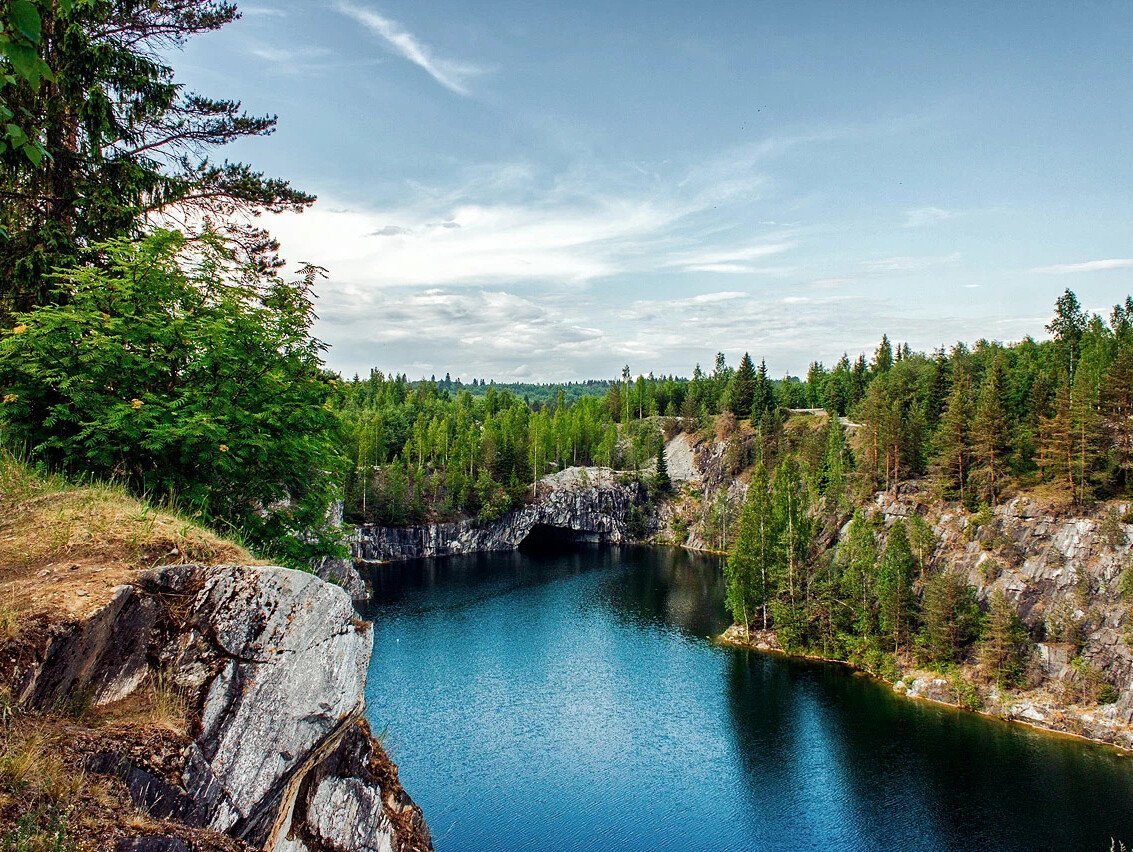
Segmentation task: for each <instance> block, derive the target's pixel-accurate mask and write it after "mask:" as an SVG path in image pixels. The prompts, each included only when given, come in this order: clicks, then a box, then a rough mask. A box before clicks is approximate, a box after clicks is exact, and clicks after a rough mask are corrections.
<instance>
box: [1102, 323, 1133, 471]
mask: <svg viewBox="0 0 1133 852" xmlns="http://www.w3.org/2000/svg"><path fill="white" fill-rule="evenodd" d="M1131 307H1133V306H1131ZM1114 310H1116V308H1115V309H1114ZM1124 323H1125V324H1126V325H1130V326H1131V329H1133V316H1130V317H1129V318H1128V319H1126V320H1124ZM1129 334H1130V336H1133V330H1130V332H1129ZM1102 388H1103V389H1102V410H1103V411H1104V413H1105V417H1106V420H1107V422H1108V426H1109V430H1110V434H1111V435H1112V437H1113V444H1114V447H1115V449H1116V455H1117V475H1118V480H1119V483H1120V488H1121V491H1122V492H1123V493H1128V491H1129V487H1130V485H1131V484H1133V351H1131V350H1130V349H1129V348H1126V347H1124V346H1122V347H1121V348H1120V350H1119V351H1118V354H1117V358H1116V359H1115V360H1114V362H1113V364H1112V365H1111V366H1110V368H1109V371H1108V372H1107V373H1106V377H1105V381H1104V382H1103V384H1102Z"/></svg>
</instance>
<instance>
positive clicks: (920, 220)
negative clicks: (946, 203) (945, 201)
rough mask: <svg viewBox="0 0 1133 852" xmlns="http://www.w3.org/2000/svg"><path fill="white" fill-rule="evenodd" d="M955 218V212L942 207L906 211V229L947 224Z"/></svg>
mask: <svg viewBox="0 0 1133 852" xmlns="http://www.w3.org/2000/svg"><path fill="white" fill-rule="evenodd" d="M955 217H956V213H955V212H953V211H951V210H944V209H943V208H940V207H917V208H916V209H913V210H906V211H905V227H906V228H923V227H924V226H926V225H935V224H937V223H938V222H945V221H947V220H948V219H954V218H955Z"/></svg>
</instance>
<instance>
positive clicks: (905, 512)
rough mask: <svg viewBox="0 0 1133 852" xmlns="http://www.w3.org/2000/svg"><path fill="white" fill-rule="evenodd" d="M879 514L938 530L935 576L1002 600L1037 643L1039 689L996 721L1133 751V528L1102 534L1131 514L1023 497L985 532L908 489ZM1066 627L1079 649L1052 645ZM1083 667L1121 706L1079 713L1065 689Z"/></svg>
mask: <svg viewBox="0 0 1133 852" xmlns="http://www.w3.org/2000/svg"><path fill="white" fill-rule="evenodd" d="M875 506H876V508H877V510H878V511H880V512H881V514H882V517H883V519H884V521H885V524H886V525H887V526H890V525H892V523H893V522H894V521H896V520H897V519H898V518H908V517H910V516H911V515H912V514H914V513H919V514H922V515H924V516H925V517H927V518H928V519H929V520H930V521H932V522H933V530H934V532H935V534H936V537H937V546H936V549H935V551H934V552H933V554H932V556H931V559H930V570H947V571H954V572H956V573H959V574H961V575H963V576H964V577H965V578H966V579H967V581H968V582H969V583H970V584H971V585H973V586H974V587H975V588H976V594H977V596H978V598H979V599H980V600H981V601H986V600H987V599H988V598H989V597H990V596H991V594H992V593H993V592H995V591H996V590H1000V591H1002V592H1003V593H1004V594H1005V595H1006V596H1007V597H1008V599H1010V600H1011V601H1012V602H1013V603H1014V604H1015V607H1016V609H1017V611H1018V613H1019V616H1020V617H1021V618H1022V619H1023V622H1024V623H1025V624H1026V625H1027V627H1028V629H1029V631H1030V633H1031V637H1032V639H1034V640H1035V641H1036V643H1037V644H1036V659H1035V664H1036V667H1037V669H1038V675H1039V680H1040V683H1039V687H1040V688H1039V689H1037V690H1036V691H1034V692H1033V694H1028V695H1027V696H1026V697H1023V698H1009V697H1004V698H1003V700H1002V701H1000V700H998V697H997V698H995V699H993V700H991V701H990V702H989V711H990V712H994V713H996V714H998V715H1003V716H1006V717H1008V718H1017V719H1019V720H1021V721H1027V722H1029V723H1031V724H1036V725H1039V726H1042V727H1049V728H1054V729H1057V730H1062V731H1067V732H1069V733H1076V734H1081V735H1083V736H1088V737H1090V738H1092V739H1099V740H1103V741H1105V742H1111V743H1114V744H1116V745H1120V746H1122V747H1124V748H1133V644H1131V642H1133V639H1130V635H1131V634H1130V628H1131V622H1130V612H1131V605H1130V602H1129V601H1127V600H1125V598H1124V596H1123V594H1122V592H1121V589H1120V578H1121V574H1122V571H1123V569H1124V568H1125V566H1126V565H1128V564H1129V563H1130V561H1131V560H1133V524H1126V523H1120V522H1117V521H1116V520H1114V521H1113V523H1115V524H1116V527H1115V528H1114V530H1113V531H1112V532H1111V533H1110V535H1108V536H1106V535H1103V534H1102V520H1103V518H1104V516H1105V515H1106V514H1107V513H1113V514H1114V516H1115V518H1119V517H1124V516H1125V514H1126V512H1127V510H1128V509H1129V506H1128V505H1127V504H1125V503H1112V504H1108V505H1100V506H1098V507H1096V508H1094V509H1093V510H1092V511H1090V512H1089V513H1083V514H1081V515H1078V516H1068V515H1067V514H1066V509H1065V508H1063V509H1061V510H1060V509H1058V508H1057V507H1052V506H1041V505H1039V504H1038V503H1037V502H1036V501H1035V500H1034V499H1032V498H1030V497H1016V498H1014V499H1012V500H1009V501H1007V502H1006V503H1003V504H1001V505H1000V506H998V507H996V509H995V510H994V512H992V513H991V514H990V517H989V518H988V519H987V520H986V522H984V523H981V524H979V525H978V526H977V525H976V524H975V522H974V521H973V518H972V516H970V515H969V514H968V513H966V512H964V511H962V510H961V509H959V508H957V507H956V506H954V505H951V504H945V505H941V504H939V503H938V502H937V501H935V500H934V499H932V498H931V497H929V496H928V495H927V494H926V492H925V491H923V490H921V489H919V488H918V485H917V483H904V484H903V485H902V487H901V489H900V490H899V491H898V492H897V493H896V494H894V493H891V492H885V493H882V494H878V495H877V496H876V498H875ZM1059 623H1061V624H1062V626H1063V631H1065V630H1066V626H1067V625H1069V626H1070V628H1071V629H1070V632H1072V633H1074V634H1076V636H1075V641H1073V642H1070V641H1064V640H1063V639H1062V638H1061V637H1059V636H1058V635H1051V634H1052V633H1056V632H1057V631H1056V630H1055V628H1056V626H1057V625H1058V624H1059ZM1075 658H1078V664H1077V666H1075V665H1072V662H1073V661H1074V660H1075ZM1084 666H1089V667H1091V668H1092V669H1093V670H1096V671H1097V672H1099V673H1100V674H1101V676H1102V677H1103V678H1104V680H1105V681H1106V682H1107V683H1108V684H1109V685H1110V686H1112V687H1113V689H1114V690H1115V691H1116V694H1117V701H1116V702H1114V703H1112V704H1105V705H1100V706H1096V707H1089V706H1078V705H1073V706H1071V704H1070V703H1069V702H1068V700H1067V697H1066V695H1067V690H1065V689H1064V688H1063V686H1064V685H1069V684H1073V683H1074V682H1076V681H1077V680H1079V679H1080V678H1081V676H1082V675H1081V670H1082V668H1083V667H1084Z"/></svg>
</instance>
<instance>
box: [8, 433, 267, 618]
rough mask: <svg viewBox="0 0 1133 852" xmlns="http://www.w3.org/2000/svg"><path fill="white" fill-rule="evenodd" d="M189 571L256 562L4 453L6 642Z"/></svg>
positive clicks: (194, 529)
mask: <svg viewBox="0 0 1133 852" xmlns="http://www.w3.org/2000/svg"><path fill="white" fill-rule="evenodd" d="M183 562H194V563H199V564H206V565H207V564H224V563H244V564H254V563H256V562H257V560H255V559H253V558H252V556H251V554H249V553H248V551H247V550H245V549H244V548H243V547H241V546H239V545H238V544H235V543H234V542H232V541H229V540H227V539H224V538H222V537H221V536H218V535H216V534H215V533H213V532H211V531H209V530H207V529H205V528H204V527H202V526H200V525H199V524H197V523H195V522H193V521H192V520H190V519H187V518H185V517H183V516H181V515H178V514H177V513H176V512H171V511H167V510H160V509H155V508H153V507H152V506H149V505H147V504H146V503H144V502H143V501H140V500H137V499H136V498H134V497H131V496H130V495H128V494H127V493H126V492H125V491H123V490H122V489H119V488H115V487H113V486H108V485H101V484H91V485H82V486H76V485H69V484H67V483H66V482H64V481H63V480H61V479H59V478H58V477H52V476H41V475H39V474H37V473H35V472H33V471H32V470H30V469H29V468H28V467H27V466H26V465H23V464H21V463H20V462H18V461H17V460H15V459H13V458H12V457H11V456H10V455H8V454H5V453H3V452H0V638H3V637H4V636H10V635H14V634H15V633H16V632H17V631H18V622H19V619H20V617H21V616H23V615H25V614H27V613H30V612H43V613H45V614H48V615H55V616H63V617H82V616H83V615H85V614H86V613H88V612H90V611H91V610H93V609H94V608H95V607H97V606H100V605H101V604H103V603H105V602H106V601H107V600H109V598H110V594H111V590H112V589H113V588H114V587H115V586H118V585H121V584H123V583H128V582H130V581H131V580H132V579H133V578H134V576H135V575H136V574H137V572H138V571H140V570H144V569H147V568H152V567H154V566H158V565H171V564H178V563H183Z"/></svg>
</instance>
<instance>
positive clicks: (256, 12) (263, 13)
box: [240, 6, 287, 18]
mask: <svg viewBox="0 0 1133 852" xmlns="http://www.w3.org/2000/svg"><path fill="white" fill-rule="evenodd" d="M240 14H241V15H251V16H252V17H263V18H286V17H287V12H285V11H284V10H283V9H273V8H271V7H268V6H241V7H240Z"/></svg>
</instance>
